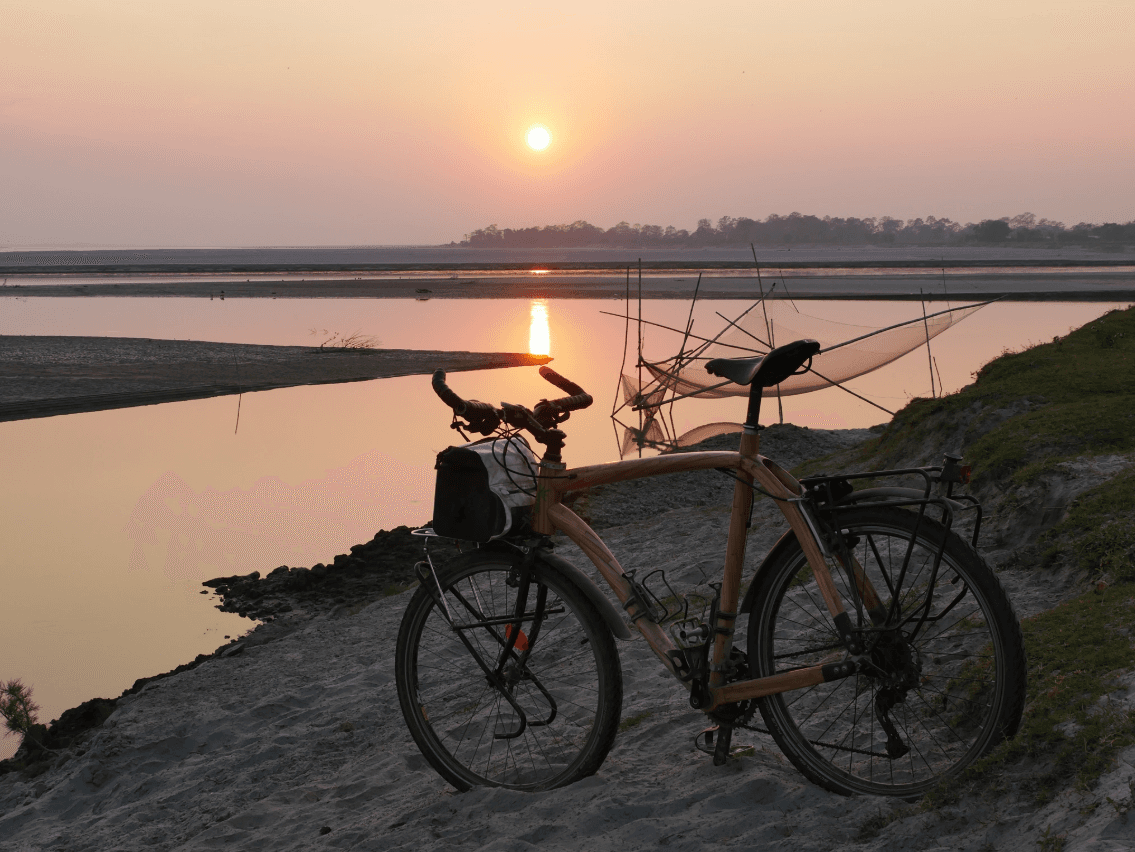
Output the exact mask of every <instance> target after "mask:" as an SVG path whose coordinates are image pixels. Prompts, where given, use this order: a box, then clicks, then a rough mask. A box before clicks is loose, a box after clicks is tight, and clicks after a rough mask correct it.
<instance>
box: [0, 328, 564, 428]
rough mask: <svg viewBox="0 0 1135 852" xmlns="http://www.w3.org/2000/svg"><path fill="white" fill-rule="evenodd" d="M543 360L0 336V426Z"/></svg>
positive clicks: (505, 355)
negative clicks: (34, 420)
mask: <svg viewBox="0 0 1135 852" xmlns="http://www.w3.org/2000/svg"><path fill="white" fill-rule="evenodd" d="M551 360H552V359H551V358H549V357H548V356H546V355H528V354H525V353H521V352H445V351H438V350H418V349H330V348H329V349H320V348H319V347H313V346H265V345H255V344H240V343H208V342H201V341H189V340H154V339H149V338H132V337H62V336H60V337H55V336H34V335H26V336H25V335H0V422H4V421H12V420H28V419H32V418H38V417H53V416H56V415H61V414H77V413H81V412H90V411H106V410H109V409H115V408H130V407H133V406H138V405H156V404H159V403H165V402H180V401H184V400H191V399H206V398H209V397H215V396H228V395H232V394H243V393H251V392H255V391H264V390H273V389H276V388H287V387H296V386H299V385H318V384H336V383H340V382H360V381H369V380H371V379H383V378H393V377H395V376H409V375H428V374H430V373H432V372H433V371H434V370H438V369H441V370H445V371H446V372H461V371H465V370H491V369H498V368H502V367H519V366H530V365H537V364H546V363H548V362H549V361H551Z"/></svg>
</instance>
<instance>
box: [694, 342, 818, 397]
mask: <svg viewBox="0 0 1135 852" xmlns="http://www.w3.org/2000/svg"><path fill="white" fill-rule="evenodd" d="M819 351H820V344H819V343H817V342H816V341H815V340H794V341H793V342H792V343H786V344H784V345H783V346H778V347H776V348H775V349H774V350H772V351H771V352H769V353H768V354H767V355H756V356H754V357H752V358H714V359H713V360H712V361H708V362H707V363H706V365H705V369H706V372H707V373H710V374H711V375H714V376H721V378H723V379H729V381H731V382H736V383H737V384H739V385H752V384H755V385H757V387H762V388H771V387H772V386H773V385H779V384H780V383H781V382H783V381H784V380H785V379H787V378H788V377H789V376H791V375H792V374H793V373H795V372H796V371H797V370H799V369H800V367H801V366H803V364H804V362H805V361H810V360H811V358H812V356H813V355H815V354H816V353H817V352H819Z"/></svg>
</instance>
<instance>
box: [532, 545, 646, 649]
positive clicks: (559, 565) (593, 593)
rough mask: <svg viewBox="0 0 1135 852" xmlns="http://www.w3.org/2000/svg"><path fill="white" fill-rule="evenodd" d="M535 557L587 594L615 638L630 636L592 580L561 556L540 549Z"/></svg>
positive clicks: (617, 613)
mask: <svg viewBox="0 0 1135 852" xmlns="http://www.w3.org/2000/svg"><path fill="white" fill-rule="evenodd" d="M536 558H537V559H539V560H540V561H541V562H543V563H544V564H545V565H548V566H550V567H551V568H554V569H555V570H556V571H559V572H560V573H561V574H563V575H564V577H566V578H567V579H568V580H570V581H571V582H573V583H575V585H576V586H577V587H578V588H579V590H580V591H581V592H583V593H584V594H585V595H587V599H588V600H589V601H591V603H593V604H595V608H596V609H597V610H599V614H600V615H601V616H603V621H604V622H606V624H607V626H608V627H609V628H611V632H612V633H614V634H615V637H616V638H618V639H630V638H631V631H630V628H628V627H627V624H626V622H625V621H623V619H622V617H621V616H620V615H619V611H618V610H617V609H615V605H614V604H613V603H611V601H610V599H609V598H608V597H607V596H606V595H605V594H603V592H602V591H601V590H600V589H599V587H598V586H597V585H595V581H594V580H592V579H591V578H590V577H588V576H587V575H586V574H584V573H583V572H582V571H580V570H579V569H578V568H576V567H575V566H574V565H572V564H571V563H570V562H568V561H567V560H566V559H564V558H563V557H562V556H557V555H556V554H554V553H548V552H547V551H544V550H541V551H537V556H536Z"/></svg>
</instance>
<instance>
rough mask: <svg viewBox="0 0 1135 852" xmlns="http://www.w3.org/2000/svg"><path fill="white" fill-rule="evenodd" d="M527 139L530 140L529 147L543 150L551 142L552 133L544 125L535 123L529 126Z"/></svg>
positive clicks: (534, 149)
mask: <svg viewBox="0 0 1135 852" xmlns="http://www.w3.org/2000/svg"><path fill="white" fill-rule="evenodd" d="M525 139H526V140H527V142H528V147H529V148H531V149H532V150H533V151H543V150H544V149H545V148H547V147H548V145H550V144H551V142H552V134H551V133H550V132H548V128H546V127H545V126H544V125H542V124H534V125H532V126H531V127H529V128H528V135H527V136H526V137H525Z"/></svg>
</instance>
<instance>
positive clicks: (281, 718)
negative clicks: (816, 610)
mask: <svg viewBox="0 0 1135 852" xmlns="http://www.w3.org/2000/svg"><path fill="white" fill-rule="evenodd" d="M783 432H784V435H783V436H781V438H778V437H777V434H776V430H775V429H770V430H766V433H765V434H766V435H767V437H766V439H765V450H766V451H767V452H768V453H769V454H770V455H775V456H777V457H778V458H782V459H784V460H785V461H786V463H792V460H793V456H794V455H795V457H797V458H806V457H808V451H809V447H810V448H811V451H812V452H813V453H814V452H816V451H824V450H828V449H832V448H833V446H839V445H841V444H842V445H846V444H847V443H850V442H853V441H855V440H859V439H861V438H862V437H863V435H862V433H858V434H855V433H853V434H847V435H841V434H840V433H817V432H812V431H810V430H802V429H796V428H795V427H788V428H787V429H785V430H783ZM778 440H779V442H780V443H779V445H778V443H777V441H778ZM701 476H703V477H710V479H705V480H704V481H701V482H699V483H694V485H693V486H691V483H690V482H685V483H678V484H677V485H676V486H675V488H677V489H678V491H677V492H676V497H675V499H681V497H682V496H683V495H687V496H690V499H691V502H692V503H694V504H695V505H687V506H686V507H685V508H677V509H672V510H670V511H663V512H661V513H658V512H654V513H653V514H651V515H648V516H647V517H645V518H643V519H638V520H636V519H634V517H633V516H628V517H619V516H618V507H620V506H625V507H632V504H634V503H635V500H634V499H633V496H632V495H628V494H626V493H624V494H622V495H619V494H618V493H617V491H615V490H608V491H606V492H604V493H603V495H601V501H600V502H598V503H596V505H595V506H594V507H593V508H594V509H595V510H597V511H600V510H602V511H604V513H606V511H607V510H605V509H603V508H602V505H601V503H602V501H606V504H607V506H608V507H609V508H612V510H613V511H615V513H616V516H615V520H617V521H619V523H617V524H616V525H615V526H613V527H608V528H607V529H605V531H604V538H605V539H606V540H607V542H608V543H609V544H610V545H611V547H612V549H613V550H614V552H615V553H616V554H621V555H623V556H625V557H627V559H626V561H627V567H632V568H633V567H644V566H646V565H649V566H651V567H652V568H657V567H661V568H664V569H666V571H667V572H668V574H669V575H670V577H671V580H672V582H675V583H676V584H677V588H679V590H682V588H683V587H687V588H688V587H689V585H691V584H694V585H697V584H699V583H700V582H702V580H701V578H702V569H703V568H711V569H715V568H717V566H719V565H720V557H721V550H722V549H723V529H724V526H725V524H726V523H727V514H728V511H727V509H726V508H724V507H722V506H721V505H718V504H717V500H716V498H715V497H714V495H715V494H716V493H719V491H720V490H721V488H722V486H721V484H720V483H718V482H716V481H715V480H714V481H712V482H711V479H712V474H709V473H706V474H702V475H701ZM662 481H664V480H658V482H662ZM656 487H661V486H656ZM699 502H700V503H702V505H696V504H697V503H699ZM766 503H767V501H762V503H759V504H758V507H757V510H756V512H755V515H754V526H755V527H756V528H757V529H758V530H759V532H757V533H755V534H754V536H753V538H752V539H751V543H750V557H749V563H750V564H749V566H748V570H752V568H753V567H754V566H755V560H756V559H757V558H758V557H759V555H760V554H761V553H763V552H764V550H765V549H766V548H767V547H768V545H769V544H770V543H771V541H773V540H774V539H775V537H776V536H778V535H779V533H780V531H781V527H782V526H783V523H782V522H779V523H778V522H777V518H776V517H774V513H775V509H773V508H771V507H769V506H767V505H765V504H766ZM634 511H637V510H634ZM777 516H778V515H777ZM561 553H562V555H564V556H566V557H568V558H569V559H571V560H572V561H574V562H575V563H576V564H577V565H580V566H584V565H586V564H587V563H586V560H585V559H583V558H582V557H581V556H580V555H579V554H578V553H575V552H573V548H571V547H563V548H561ZM718 570H719V569H718ZM1001 578H1002V581H1003V582H1005V584H1006V585H1007V587H1008V588H1009V590H1010V595H1011V597H1012V598H1013V600H1014V603H1015V605H1016V607H1017V609H1018V612H1019V614H1021V615H1026V614H1029V613H1031V612H1035V611H1037V610H1038V609H1040V608H1044V607H1045V606H1051V605H1052V601H1053V596H1054V592H1055V591H1058V590H1054V589H1051V588H1045V587H1044V584H1043V582H1038V580H1037V575H1036V574H1035V573H1030V574H1028V575H1027V576H1025V575H1015V574H1013V573H1011V572H1002V574H1001ZM407 600H408V593H404V594H401V595H394V596H391V597H386V598H380V599H377V600H373V601H372V602H370V603H366V602H365V601H364V602H361V603H360V605H358V606H345V605H339V606H336V607H335V608H334V609H331V610H329V611H323V612H319V613H317V614H314V615H313V614H312V613H310V612H307V613H300V612H294V613H289V614H287V615H285V616H283V617H281V618H279V619H277V620H276V621H274V622H272V623H271V624H269V625H266V626H264V627H261V628H258V630H257V631H255V632H253V633H252V634H250V635H249V636H248V637H245V638H244V639H242V640H240V641H238V642H237V643H235V644H233V645H231V646H228V647H227V648H226V649H225V650H224V651H223V652H222V653H221V654H219V655H217V656H215V657H214V658H212V659H209V660H207V661H205V662H204V663H202V664H201V665H199V666H197V667H196V668H194V669H192V670H190V671H185V672H182V673H180V674H177V675H174V676H171V677H167V678H164V679H161V680H156V681H153V682H151V683H149V684H148V685H147V686H145V687H144V688H143V689H142V690H141V691H140V692H138V693H137V694H135V695H133V696H130V697H127V698H125V699H122V700H120V702H119V705H118V707H117V709H116V710H115V712H114V713H113V715H111V716H110V717H109V719H107V721H106V722H105V723H104V724H103V725H102V726H101V727H99V728H96V729H93V730H92V731H90V732H89V733H88V734H87V735H85V737H84V738H83V740H82V741H81V742H80V743H79V744H78V745H77V747H73V748H71V749H69V750H67V751H65V752H64V753H62V754H60V756H59V757H58V758H57V759H56V760H55V762H54V765H53V766H52V767H51V768H50V769H48V770H47V771H46V772H43V773H42V774H40V775H37V776H35V777H26V776H24V775H22V774H20V773H9V774H7V775H3V776H0V848H2V849H4V850H13V852H23V850H47V849H51V850H67V851H68V852H77V850H104V849H112V848H113V849H124V850H135V849H137V850H142V849H160V850H172V849H178V850H182V849H184V850H191V849H192V850H196V849H214V848H220V847H224V848H230V849H242V850H243V849H247V850H254V849H270V850H290V849H297V850H298V849H304V850H308V849H313V848H316V849H318V848H333V849H366V850H397V849H406V850H411V849H412V850H433V849H437V850H441V849H453V848H456V849H469V850H526V849H532V848H537V847H540V848H543V849H589V850H592V849H594V850H608V849H610V850H619V851H620V852H624V851H625V850H636V849H656V848H658V847H666V848H673V849H678V850H701V849H704V848H706V847H707V846H709V845H713V846H721V847H726V848H736V849H785V850H829V849H832V848H836V847H842V846H844V845H847V844H850V845H851V846H853V847H854V848H861V849H869V850H900V849H901V850H907V849H919V850H937V849H943V850H944V849H950V850H989V849H997V850H1020V852H1025V850H1028V852H1034V850H1036V849H1037V848H1038V845H1040V844H1041V842H1042V840H1043V839H1044V838H1045V837H1048V838H1049V839H1050V840H1052V841H1053V842H1055V840H1053V839H1054V838H1056V837H1057V836H1063V837H1064V843H1063V844H1062V845H1060V846H1054V845H1051V844H1050V845H1048V846H1043V845H1040V848H1050V849H1057V848H1064V849H1075V850H1082V849H1088V850H1121V849H1132V848H1135V819H1133V820H1132V822H1131V823H1129V822H1128V811H1129V810H1130V809H1131V807H1132V802H1131V798H1132V796H1133V789H1135V748H1132V749H1128V750H1127V751H1126V752H1124V753H1123V754H1122V755H1121V757H1120V760H1119V761H1118V763H1117V765H1116V768H1115V769H1114V770H1112V771H1111V772H1109V773H1108V774H1107V775H1105V776H1104V777H1103V778H1102V779H1101V781H1100V783H1099V785H1098V786H1097V788H1096V789H1094V790H1093V791H1091V792H1087V793H1077V792H1072V791H1066V792H1064V793H1061V794H1060V795H1058V796H1057V797H1056V798H1055V800H1053V801H1052V802H1050V803H1049V804H1047V805H1045V806H1043V807H1042V808H1038V807H1037V806H1035V805H1033V804H1031V797H1029V796H1020V797H1015V796H1014V795H1012V794H1010V795H1002V796H1000V797H998V798H997V799H996V800H991V801H984V800H974V799H967V800H963V801H962V802H960V803H959V804H957V805H955V806H950V807H946V808H942V809H939V810H936V811H931V812H927V813H910V812H906V813H905V816H903V817H902V818H900V819H896V820H895V821H893V822H890V824H888V825H886V826H884V827H882V828H881V829H880V830H878V831H877V832H875V831H873V830H865V828H866V829H870V826H871V825H872V824H874V825H876V826H877V825H878V824H879V823H880V822H881V820H880V817H887V816H889V815H891V814H893V813H896V812H898V811H899V810H900V809H902V808H903V807H904V806H903V805H902V804H901V803H895V802H891V801H889V800H882V799H872V798H864V797H859V798H844V797H841V796H838V795H834V794H830V793H827V792H825V791H823V790H821V789H819V788H818V787H815V786H813V785H811V784H810V783H808V782H807V781H806V780H805V779H804V778H803V777H801V776H800V775H799V774H798V773H797V772H796V771H795V770H794V769H793V768H792V767H791V765H790V764H788V762H787V761H786V760H785V759H784V758H783V757H782V756H781V755H780V754H779V752H778V751H777V749H776V747H775V745H774V744H773V743H772V742H771V740H769V739H768V738H766V737H764V736H763V735H761V734H756V733H745V735H744V736H743V737H742V735H741V734H740V732H739V733H738V735H737V736H736V737H735V739H734V743H735V744H737V743H738V742H739V741H740V742H748V743H751V744H752V745H753V746H754V749H753V752H752V754H751V755H750V756H747V757H743V758H741V759H739V760H736V761H733V762H731V763H730V764H729V765H727V766H724V767H714V766H713V765H712V763H711V760H710V758H709V757H707V756H705V755H703V754H701V753H700V752H698V751H696V750H695V749H694V748H693V745H692V738H693V736H694V735H695V734H696V733H697V732H698V731H699V730H700V729H701V728H702V727H703V725H704V722H703V718H702V717H701V716H700V714H698V713H695V712H693V711H691V710H690V709H689V707H688V705H687V702H686V695H685V693H684V692H683V690H681V689H680V688H679V687H677V685H676V684H674V683H673V682H672V681H671V680H670V679H669V678H668V677H667V676H663V675H662V672H661V669H660V667H659V666H658V664H657V662H656V661H655V660H654V659H653V657H652V655H651V654H650V652H649V650H648V649H647V648H646V646H645V643H643V642H642V640H631V641H628V642H620V643H619V646H620V647H619V651H620V656H621V660H622V667H623V671H624V677H625V698H624V704H623V717H624V719H632V718H635V717H639V714H646V715H644V716H641V717H639V721H638V722H637V724H634V725H632V726H630V727H629V728H628V729H626V730H624V731H622V732H621V733H620V734H619V737H618V739H617V740H616V743H615V747H614V749H613V750H612V752H611V754H610V755H609V757H608V758H607V760H606V762H605V763H604V765H603V766H602V767H601V769H600V770H599V772H598V774H597V775H596V776H594V777H592V778H589V779H586V780H584V781H581V782H579V783H577V784H574V785H572V786H570V787H567V788H563V789H560V790H554V791H550V792H545V793H536V794H521V793H515V792H510V791H504V790H494V789H475V790H473V791H471V792H468V793H463V794H457V793H455V792H454V791H453V790H452V789H451V788H449V787H448V786H447V785H446V784H445V783H444V782H443V781H442V780H441V779H440V778H439V777H438V776H437V775H436V774H435V773H434V772H433V771H432V770H431V769H430V767H429V766H428V765H427V764H426V762H425V760H424V758H423V757H422V756H421V755H420V754H419V753H418V751H417V749H416V747H415V746H414V744H413V743H412V741H411V740H410V738H409V735H408V733H407V732H406V729H405V726H404V724H403V721H402V717H401V713H400V711H399V708H398V703H397V699H396V696H395V687H394V674H393V659H392V654H393V647H394V641H395V635H396V632H397V629H398V622H399V619H400V616H401V612H402V609H403V608H404V606H405V604H406V602H407ZM1109 700H1111V701H1113V702H1114V704H1115V705H1116V706H1117V707H1118V708H1119V709H1131V708H1132V707H1135V677H1132V675H1131V673H1128V675H1127V677H1126V681H1125V683H1124V685H1123V687H1122V688H1120V689H1117V690H1116V691H1115V692H1114V693H1112V695H1111V696H1109ZM1023 771H1025V772H1027V767H1026V769H1025V770H1023ZM1008 783H1009V786H1010V787H1012V786H1013V783H1014V782H1013V779H1011V778H1010V779H1008Z"/></svg>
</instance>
